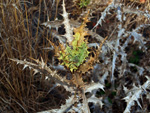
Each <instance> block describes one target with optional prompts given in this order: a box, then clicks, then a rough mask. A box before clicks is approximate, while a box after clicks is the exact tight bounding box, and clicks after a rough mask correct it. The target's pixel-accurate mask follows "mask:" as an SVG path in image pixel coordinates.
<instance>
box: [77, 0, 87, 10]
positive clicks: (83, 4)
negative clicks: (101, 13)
mask: <svg viewBox="0 0 150 113" xmlns="http://www.w3.org/2000/svg"><path fill="white" fill-rule="evenodd" d="M89 3H90V0H80V3H79V6H80V8H82V7H86V6H87V5H88V4H89Z"/></svg>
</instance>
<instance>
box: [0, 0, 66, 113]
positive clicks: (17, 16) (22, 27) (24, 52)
mask: <svg viewBox="0 0 150 113" xmlns="http://www.w3.org/2000/svg"><path fill="white" fill-rule="evenodd" d="M33 2H34V3H32V2H27V1H21V0H1V1H0V62H1V65H0V106H1V107H0V112H2V111H6V112H15V113H17V112H36V111H41V110H42V109H44V110H45V109H50V108H57V107H58V105H59V104H58V103H62V102H63V101H64V98H66V94H65V93H64V95H61V92H65V90H64V89H62V88H61V90H60V88H58V90H57V89H56V90H55V92H53V93H47V92H48V91H49V89H50V88H51V84H50V83H49V82H44V81H43V79H44V76H41V75H38V74H36V75H35V76H33V72H32V71H31V70H29V69H26V70H21V68H20V66H17V65H16V64H15V63H14V62H11V61H10V60H9V59H8V58H18V59H24V58H27V59H28V58H29V57H34V58H38V57H40V56H42V57H43V58H44V59H45V60H46V61H50V60H51V59H48V53H47V52H45V51H44V50H43V48H44V47H47V46H49V44H48V43H47V42H46V41H45V40H46V38H50V35H49V33H48V31H46V30H41V27H40V22H41V21H45V20H47V13H48V11H49V12H50V11H51V10H50V9H48V8H47V9H46V7H47V6H46V7H45V8H43V7H44V5H46V4H44V3H45V2H48V3H49V5H50V4H52V3H51V1H49V0H47V1H45V0H44V1H42V0H40V1H39V3H38V2H37V1H36V0H35V1H33ZM43 4H44V5H43ZM56 95H57V96H56ZM58 97H60V98H58Z"/></svg>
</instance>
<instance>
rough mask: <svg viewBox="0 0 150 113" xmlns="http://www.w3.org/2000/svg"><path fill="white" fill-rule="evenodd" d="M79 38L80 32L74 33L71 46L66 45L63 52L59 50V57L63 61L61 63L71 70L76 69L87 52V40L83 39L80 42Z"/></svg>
mask: <svg viewBox="0 0 150 113" xmlns="http://www.w3.org/2000/svg"><path fill="white" fill-rule="evenodd" d="M80 38H81V35H80V33H79V32H77V33H75V35H74V40H73V41H72V46H71V47H70V46H67V47H66V49H65V50H64V52H63V51H60V57H59V59H60V60H62V61H63V63H62V65H65V66H66V67H68V68H69V69H70V71H71V72H72V71H73V70H77V69H78V67H79V66H80V65H81V64H82V63H83V62H84V60H85V59H86V57H88V54H89V52H88V46H87V42H86V41H85V40H83V41H82V42H80ZM79 42H80V44H79Z"/></svg>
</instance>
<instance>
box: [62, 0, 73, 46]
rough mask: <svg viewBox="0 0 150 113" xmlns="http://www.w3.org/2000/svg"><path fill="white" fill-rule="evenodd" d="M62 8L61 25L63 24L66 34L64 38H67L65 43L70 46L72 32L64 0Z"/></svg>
mask: <svg viewBox="0 0 150 113" xmlns="http://www.w3.org/2000/svg"><path fill="white" fill-rule="evenodd" d="M62 7H63V14H62V16H63V18H64V21H63V24H64V26H65V30H66V34H65V35H64V36H65V37H66V38H67V42H68V43H69V44H70V43H71V42H72V40H73V31H72V28H71V26H70V23H69V18H68V13H67V12H66V8H65V2H64V0H63V4H62Z"/></svg>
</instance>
